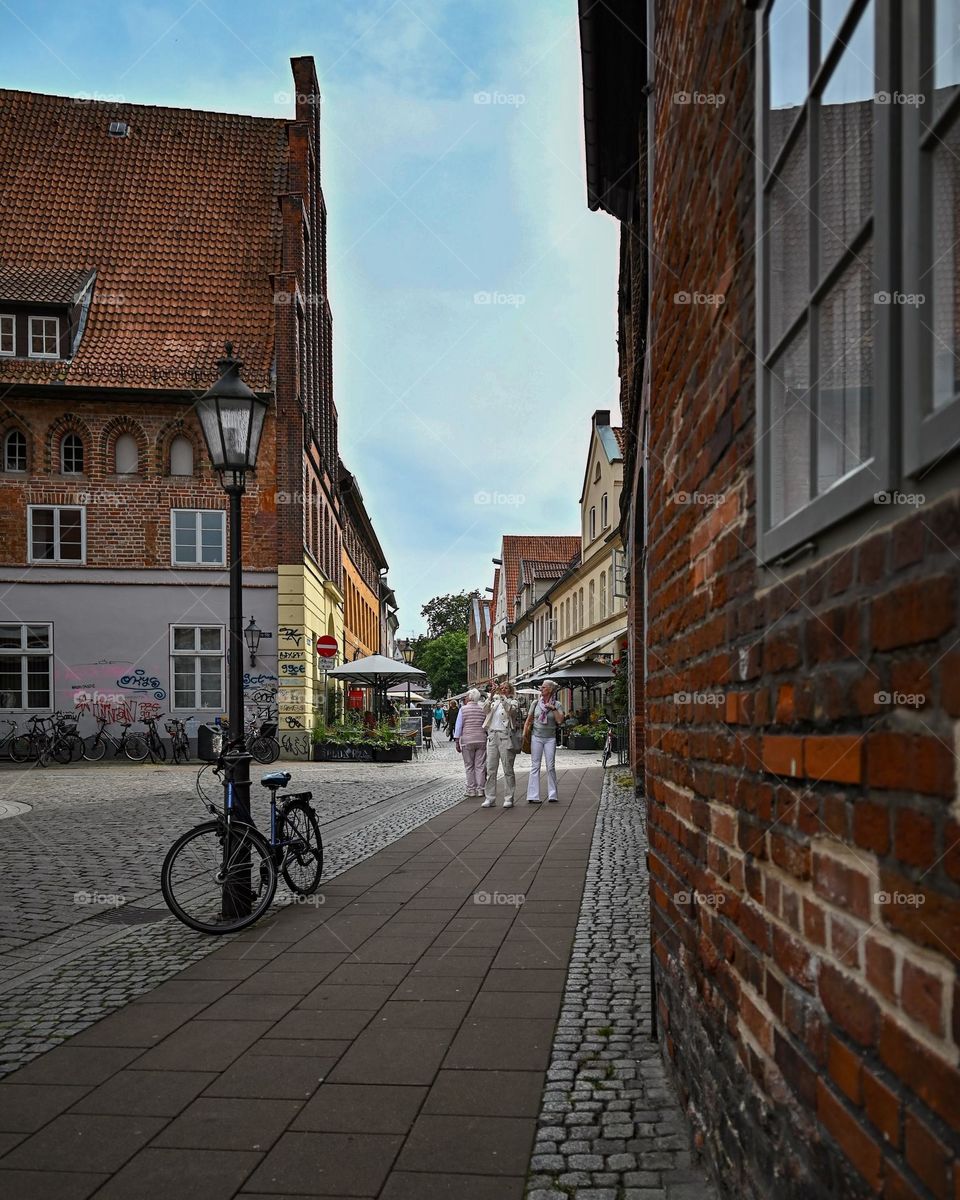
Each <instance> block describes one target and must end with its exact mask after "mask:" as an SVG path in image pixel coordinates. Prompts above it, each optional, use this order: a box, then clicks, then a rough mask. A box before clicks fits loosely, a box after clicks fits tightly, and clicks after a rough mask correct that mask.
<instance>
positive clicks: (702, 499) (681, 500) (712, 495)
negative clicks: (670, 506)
mask: <svg viewBox="0 0 960 1200" xmlns="http://www.w3.org/2000/svg"><path fill="white" fill-rule="evenodd" d="M726 498H727V494H726V492H677V494H676V495H675V496H674V501H675V503H677V504H701V505H703V506H704V507H705V508H714V507H715V506H716V505H718V504H722V503H723V502H724V500H726Z"/></svg>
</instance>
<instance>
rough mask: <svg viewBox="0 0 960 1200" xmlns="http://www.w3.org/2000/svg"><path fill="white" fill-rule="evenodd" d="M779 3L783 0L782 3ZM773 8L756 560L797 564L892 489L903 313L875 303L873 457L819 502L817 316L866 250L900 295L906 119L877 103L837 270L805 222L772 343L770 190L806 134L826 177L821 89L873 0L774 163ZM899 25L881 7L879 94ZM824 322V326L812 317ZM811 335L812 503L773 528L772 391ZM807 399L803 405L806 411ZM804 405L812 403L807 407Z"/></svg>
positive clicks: (818, 73) (812, 158)
mask: <svg viewBox="0 0 960 1200" xmlns="http://www.w3.org/2000/svg"><path fill="white" fill-rule="evenodd" d="M781 2H782V0H781ZM775 3H776V0H764V3H763V4H762V5H761V6H760V9H759V11H758V13H757V35H758V50H759V52H760V53H759V70H758V73H757V91H756V123H757V125H756V129H757V145H758V147H759V152H758V154H757V180H756V197H757V222H758V230H757V232H758V241H757V256H756V295H757V356H758V367H759V369H758V372H757V441H756V450H757V501H758V514H759V528H758V539H757V540H758V552H759V557H760V560H761V561H762V562H777V561H778V560H780V559H783V561H784V562H786V561H788V560H789V558H790V557H792V555H793V554H794V553H795V552H796V551H797V550H798V548H802V547H803V546H804V545H806V544H810V542H811V539H812V538H814V537H815V536H817V535H819V534H820V533H822V532H823V531H824V530H826V529H827V528H829V527H830V526H831V525H834V524H836V523H837V522H839V521H841V520H843V519H844V518H846V517H848V516H850V515H852V514H853V513H854V512H856V511H857V510H859V509H861V508H864V507H865V506H866V505H868V504H869V503H871V502H872V500H873V498H874V497H875V496H876V495H877V493H879V492H883V491H887V490H890V489H891V488H892V487H893V483H894V480H893V477H892V470H893V466H892V449H891V444H890V443H891V439H890V436H889V424H890V413H891V404H892V393H893V391H894V390H895V389H896V386H897V384H896V380H895V378H894V376H895V374H896V349H895V344H894V335H895V322H896V321H897V320H898V314H897V312H896V311H895V310H896V306H895V305H893V304H886V305H878V306H877V309H876V312H875V314H874V315H875V316H876V325H875V328H874V332H873V339H872V342H873V379H872V381H871V384H872V396H871V411H870V413H869V417H868V421H869V431H870V452H869V454H868V456H867V457H866V458H865V459H864V461H863V462H861V463H860V465H859V466H858V467H855V468H854V469H852V470H851V471H849V472H848V473H847V474H846V475H845V476H843V477H842V478H841V479H840V480H838V481H837V482H836V483H834V484H833V486H831V487H829V488H827V489H826V490H825V491H823V492H820V493H819V494H814V488H815V485H816V479H817V458H816V455H817V452H818V446H817V417H816V415H815V414H816V412H817V409H818V407H819V400H818V388H817V382H818V376H819V374H820V371H821V369H822V367H821V364H820V363H819V361H818V357H817V356H818V349H817V342H818V336H817V335H818V317H817V314H818V311H819V306H820V304H821V302H822V301H823V300H824V299H826V297H827V296H828V295H831V294H833V287H834V285H835V284H836V283H837V282H838V281H839V280H840V278H841V277H842V275H843V273H844V271H846V270H847V268H848V267H849V266H850V265H851V263H853V262H855V261H856V258H857V256H858V255H859V253H860V251H861V250H862V249H863V248H864V247H865V246H866V245H867V243H868V242H869V243H870V245H871V249H872V257H873V268H872V278H871V285H872V290H874V292H875V294H876V293H879V292H884V291H885V292H889V293H892V292H896V291H898V290H899V289H898V288H897V287H896V286H895V281H896V280H897V279H898V276H899V270H898V264H897V261H896V254H895V249H896V242H897V237H896V236H895V231H896V230H897V228H898V226H897V225H896V223H895V222H896V215H895V207H896V206H895V187H894V182H895V167H896V164H895V162H894V155H893V154H892V153H891V150H890V147H891V146H893V145H894V143H895V138H894V122H895V121H896V120H898V119H899V114H898V112H897V109H898V106H897V105H894V104H876V103H875V104H874V114H875V117H876V125H875V128H874V136H873V147H872V154H873V164H872V169H873V179H872V200H873V203H872V206H871V215H870V216H869V217H868V218H867V219H866V220H865V221H864V223H863V225H862V227H861V228H860V229H859V230H857V231H855V232H854V233H853V235H852V236H851V238H850V240H849V241H848V242H847V243H846V244H845V246H844V249H843V253H842V254H841V255H840V256H839V258H837V260H836V261H835V262H834V264H833V265H832V266H831V267H830V268H829V269H828V270H826V271H824V269H823V266H822V264H821V263H820V260H819V236H820V235H819V231H818V224H817V221H818V218H817V217H816V216H815V215H814V214H813V213H810V214H809V215H808V217H807V250H808V255H809V266H810V283H809V286H808V293H807V299H806V303H805V304H804V306H803V307H802V308H801V310H800V312H799V313H797V314H796V315H795V316H793V317H791V318H790V321H789V323H788V325H787V326H786V327H785V328H784V330H783V331H782V332H781V333H779V334H778V336H777V339H776V342H774V341H773V340H772V339H771V337H770V321H769V298H770V295H771V293H772V292H773V291H774V286H773V285H772V284H771V283H770V281H769V280H768V279H767V269H768V264H769V260H770V252H769V245H770V238H771V236H774V237H775V236H776V234H775V233H774V234H771V233H770V232H769V230H768V220H769V215H768V208H769V202H768V192H769V191H770V190H771V189H772V184H773V182H774V181H775V179H776V178H777V176H778V173H779V171H780V169H781V167H782V166H783V164H784V162H785V161H786V159H787V157H788V156H789V155H790V154H791V153H792V151H793V149H794V147H795V145H796V143H797V141H798V139H799V137H800V136H806V142H807V145H806V162H807V179H808V180H809V181H818V180H819V177H820V175H821V174H822V171H823V168H822V164H820V162H819V161H818V159H817V155H818V153H819V127H820V113H819V98H820V95H821V93H822V90H823V88H824V87H825V86H826V84H827V83H828V82H829V80H830V79H831V78H832V74H833V69H834V67H835V66H836V63H837V61H838V60H839V57H840V55H841V53H842V51H843V49H844V46H845V44H846V43H847V42H848V41H849V38H850V35H851V33H852V31H853V30H854V28H855V26H856V24H857V23H858V22H859V19H860V17H861V16H862V15H863V12H864V11H865V9H866V7H867V3H868V0H852V2H851V3H850V5H849V6H848V9H847V12H846V15H845V17H844V19H843V20H842V22H841V23H840V25H839V26H838V28H837V30H836V34H835V39H834V40H833V41H832V42H831V45H830V47H829V48H827V53H826V54H825V55H821V56H820V57H821V61H820V62H819V65H818V66H817V67H816V69H815V70H814V69H813V65H812V63H813V58H814V56H813V54H812V53H811V54H810V55H809V58H810V61H811V68H810V70H811V71H812V72H813V73H812V78H811V77H810V72H809V71H808V85H807V93H806V98H805V99H804V101H803V102H802V103H801V104H800V105H798V107H797V115H796V118H795V120H794V123H793V126H792V128H791V130H790V131H789V133H788V134H787V136H786V137H785V138H784V140H783V142H782V144H781V146H780V147H779V149H778V150H777V152H776V154H775V156H773V157H772V158H771V156H770V154H769V150H768V147H769V137H768V133H769V119H768V112H767V100H768V96H769V94H770V93H769V83H770V65H769V41H768V36H767V31H768V21H769V17H770V11H771V9H772V8H773V7H774V4H775ZM807 5H808V11H809V17H808V22H809V24H808V28H809V30H810V45H814V41H813V39H814V37H817V38H819V29H820V22H819V20H818V17H817V13H818V11H819V0H807ZM899 24H900V23H899V21H898V19H897V18H896V17H895V15H894V11H893V0H874V69H875V78H874V83H875V88H876V92H875V94H879V93H881V92H883V91H886V92H887V93H894V92H899V91H900V90H901V89H900V87H899V86H898V84H897V83H896V81H897V79H898V76H899V72H898V70H897V68H896V65H895V62H894V58H895V54H896V46H897V39H898V34H897V30H898V28H899ZM811 191H812V193H813V194H814V199H813V202H812V205H811V207H812V208H814V209H815V208H816V204H817V200H816V192H817V188H816V185H814V187H813V188H812V189H811ZM815 318H817V319H815ZM802 337H806V338H807V344H808V358H809V367H808V378H809V379H810V380H811V387H810V390H809V392H808V393H807V395H808V396H809V398H810V407H811V409H812V413H813V415H811V417H810V430H811V432H810V463H809V490H810V495H809V496H808V499H807V501H806V503H804V504H803V505H802V506H801V507H800V508H798V509H796V510H795V511H794V512H792V513H791V514H789V515H788V516H786V517H784V518H783V519H782V520H781V521H779V522H778V523H777V524H776V525H772V524H771V521H772V496H773V485H774V477H773V467H772V461H771V441H770V436H769V435H770V432H771V428H772V425H771V405H772V393H773V388H772V386H771V384H772V381H773V380H774V379H775V378H776V372H777V370H778V369H779V368H780V367H781V365H782V363H783V361H784V358H785V356H786V355H787V354H788V353H789V351H790V348H791V346H793V345H795V344H796V342H797V340H798V339H799V338H802ZM799 402H800V401H798V403H799ZM804 403H805V401H804Z"/></svg>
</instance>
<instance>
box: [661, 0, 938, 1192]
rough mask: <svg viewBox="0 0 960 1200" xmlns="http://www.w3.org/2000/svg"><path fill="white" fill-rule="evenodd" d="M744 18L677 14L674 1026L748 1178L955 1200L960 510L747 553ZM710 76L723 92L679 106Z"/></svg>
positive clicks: (667, 823)
mask: <svg viewBox="0 0 960 1200" xmlns="http://www.w3.org/2000/svg"><path fill="white" fill-rule="evenodd" d="M752 26H753V14H752V13H750V12H749V11H746V10H745V9H744V8H743V7H742V6H740V5H732V4H731V5H725V6H720V5H701V4H697V3H694V2H693V0H665V2H664V3H663V4H661V5H658V11H657V44H656V47H655V49H656V55H657V72H658V74H657V83H656V93H655V103H656V124H657V133H658V138H657V147H656V153H657V168H656V174H655V179H656V182H655V193H654V228H655V243H654V246H653V252H654V257H655V261H656V262H657V264H658V265H657V268H656V272H655V279H654V286H653V293H652V301H651V307H652V325H651V337H650V343H651V350H650V378H649V391H648V397H649V400H648V402H649V404H650V413H651V427H650V445H649V465H650V480H649V496H650V520H649V538H648V556H649V557H648V564H647V575H648V583H649V592H650V604H649V628H648V630H647V641H648V654H649V657H648V676H647V681H646V686H647V695H646V721H647V725H646V731H645V737H646V785H647V795H648V802H649V809H650V823H649V830H650V865H651V874H652V898H653V905H652V909H653V940H654V950H655V954H656V960H657V980H658V987H659V1005H660V1010H659V1011H660V1018H661V1022H662V1031H663V1036H664V1043H665V1048H666V1050H667V1052H668V1054H669V1056H670V1059H671V1061H672V1063H673V1066H674V1068H675V1072H676V1077H677V1079H678V1081H679V1084H680V1087H681V1089H682V1091H683V1093H684V1096H685V1097H686V1099H687V1102H688V1105H689V1110H690V1113H691V1116H692V1118H693V1120H694V1123H695V1126H696V1127H697V1130H698V1140H699V1141H700V1143H701V1144H702V1145H703V1147H704V1149H705V1151H706V1153H707V1154H708V1156H709V1157H710V1159H711V1160H712V1162H713V1164H714V1165H715V1167H716V1169H717V1171H718V1173H719V1175H720V1177H721V1178H722V1180H723V1182H724V1185H725V1188H726V1190H727V1192H728V1194H729V1195H731V1196H738V1197H739V1196H743V1197H749V1198H752V1200H759V1198H763V1200H767V1198H770V1197H776V1198H777V1200H799V1198H801V1197H803V1198H804V1200H807V1198H811V1197H823V1196H843V1197H860V1196H868V1195H882V1196H884V1197H887V1198H890V1200H893V1198H897V1200H903V1198H907V1197H923V1198H925V1200H931V1198H932V1197H938V1198H943V1197H948V1196H950V1197H953V1196H955V1195H957V1194H960V1175H958V1173H957V1167H956V1153H957V1146H958V1136H957V1134H958V1130H960V1102H958V1101H960V1072H958V1069H957V1062H958V1033H960V1002H958V1001H960V995H958V991H957V985H956V965H957V960H958V954H960V823H958V804H957V783H956V760H955V757H954V750H955V746H956V744H957V743H956V735H957V728H958V726H957V719H958V718H960V650H958V648H957V646H958V635H960V630H958V609H957V606H958V594H957V593H958V586H957V562H958V555H960V502H958V497H957V495H956V494H952V495H948V496H947V497H945V498H944V499H942V500H940V501H939V502H937V503H935V504H934V503H932V502H931V503H929V504H927V505H926V506H925V507H924V508H923V509H922V510H921V511H920V512H919V513H917V512H914V511H913V510H909V509H908V510H905V511H903V515H901V513H900V512H898V511H894V512H891V511H890V510H889V509H886V510H883V511H878V527H877V528H873V529H872V531H871V532H870V533H869V535H868V536H865V537H864V538H862V539H861V540H859V541H856V540H854V539H853V538H851V539H850V541H849V543H848V544H847V545H846V546H845V547H844V548H843V549H841V550H839V551H838V552H837V553H835V554H834V555H833V556H832V557H829V558H826V559H824V558H820V559H815V560H812V561H810V562H809V564H807V565H798V566H795V567H791V568H788V569H784V570H783V571H780V572H779V575H780V576H781V579H782V582H777V581H776V579H775V578H772V577H771V576H770V574H769V573H764V572H763V571H762V570H761V568H760V566H759V564H758V562H757V559H756V557H755V555H754V547H755V544H756V521H755V494H754V489H755V483H754V438H755V433H756V430H755V424H754V408H755V387H754V383H755V372H754V361H753V348H754V333H753V327H754V270H755V259H754V253H753V246H754V241H755V237H756V229H755V213H754V162H755V160H754V157H753V153H752V147H753V143H754V132H753V85H754V78H753V57H752V52H751V49H750V47H751V42H752ZM694 90H699V91H701V92H704V93H722V94H723V95H724V97H725V102H724V103H723V104H722V107H721V106H716V105H714V106H709V105H705V104H704V105H692V104H690V105H677V104H675V103H673V95H674V93H676V92H692V91H694ZM680 291H685V292H689V293H692V292H700V293H720V294H723V296H724V297H725V299H724V303H723V304H722V305H712V306H708V305H692V304H687V305H678V304H676V303H675V302H674V296H675V294H676V293H677V292H680ZM697 494H699V497H698V496H697ZM684 495H685V496H686V497H687V499H686V500H684V499H683V497H684ZM705 497H716V499H709V498H705ZM895 692H902V693H907V694H915V695H920V696H922V697H923V702H922V704H921V705H919V706H917V705H915V706H913V707H905V706H898V705H896V704H891V703H889V702H888V701H887V700H885V699H884V694H891V693H895Z"/></svg>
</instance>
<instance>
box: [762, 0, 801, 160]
mask: <svg viewBox="0 0 960 1200" xmlns="http://www.w3.org/2000/svg"><path fill="white" fill-rule="evenodd" d="M767 29H768V42H769V55H770V58H769V76H770V115H769V122H770V124H769V138H770V145H769V155H770V156H769V159H768V161H767V166H768V167H770V166H771V165H772V163H773V161H774V159H775V158H776V157H777V154H778V153H779V152H780V150H781V148H782V146H783V143H784V142H785V141H786V137H787V133H788V132H789V130H790V127H791V126H792V125H793V123H794V121H795V120H796V119H797V113H798V112H799V110H800V108H801V106H802V105H803V102H804V101H805V100H806V97H807V88H808V86H809V85H808V78H807V77H808V74H809V71H808V50H807V47H808V45H809V30H810V23H809V17H808V15H807V3H806V0H777V3H776V4H774V6H773V9H772V10H771V13H770V23H769V25H768V26H767Z"/></svg>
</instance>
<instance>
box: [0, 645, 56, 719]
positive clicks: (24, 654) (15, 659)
mask: <svg viewBox="0 0 960 1200" xmlns="http://www.w3.org/2000/svg"><path fill="white" fill-rule="evenodd" d="M52 694H53V626H52V625H48V624H44V623H35V624H30V625H20V624H2V625H0V709H8V710H9V709H13V710H16V711H20V712H44V711H49V710H50V707H51V697H52Z"/></svg>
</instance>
